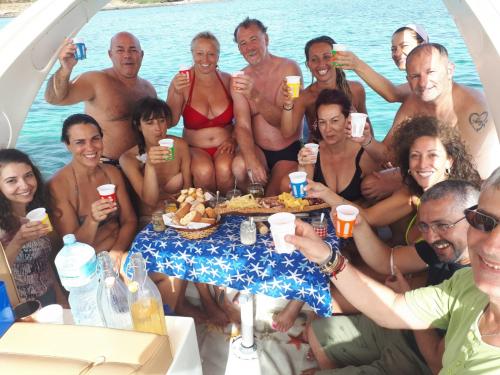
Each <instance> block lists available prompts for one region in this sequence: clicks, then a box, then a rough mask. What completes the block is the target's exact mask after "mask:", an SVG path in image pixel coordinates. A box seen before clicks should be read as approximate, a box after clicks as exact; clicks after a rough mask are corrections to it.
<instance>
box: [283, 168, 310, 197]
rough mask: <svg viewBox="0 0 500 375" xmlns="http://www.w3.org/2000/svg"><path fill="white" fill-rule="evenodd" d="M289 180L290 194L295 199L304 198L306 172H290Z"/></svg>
mask: <svg viewBox="0 0 500 375" xmlns="http://www.w3.org/2000/svg"><path fill="white" fill-rule="evenodd" d="M288 177H289V178H290V185H291V186H292V194H293V196H294V197H295V198H304V197H305V196H306V191H305V190H304V188H305V187H306V185H307V180H306V178H307V173H306V172H292V173H290V174H289V175H288Z"/></svg>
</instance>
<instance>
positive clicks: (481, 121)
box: [469, 111, 488, 132]
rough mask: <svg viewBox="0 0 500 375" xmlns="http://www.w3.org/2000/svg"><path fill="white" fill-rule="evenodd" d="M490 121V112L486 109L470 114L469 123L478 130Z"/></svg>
mask: <svg viewBox="0 0 500 375" xmlns="http://www.w3.org/2000/svg"><path fill="white" fill-rule="evenodd" d="M487 122H488V112H486V111H484V112H481V113H476V112H474V113H471V114H470V116H469V124H470V125H471V126H472V129H474V130H475V131H476V132H479V131H481V129H483V128H484V127H485V126H486V123H487Z"/></svg>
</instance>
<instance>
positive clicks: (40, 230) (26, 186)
mask: <svg viewBox="0 0 500 375" xmlns="http://www.w3.org/2000/svg"><path fill="white" fill-rule="evenodd" d="M44 192H45V188H44V184H43V181H42V176H41V175H40V171H39V170H38V168H37V167H36V166H35V165H33V162H32V161H31V160H30V158H29V157H28V155H26V154H25V153H23V152H21V151H19V150H16V149H3V150H0V242H1V244H2V245H3V247H4V248H5V254H6V256H7V261H8V262H9V265H10V267H11V270H12V276H13V278H14V282H15V284H16V287H17V291H18V294H19V297H20V299H21V301H27V300H34V299H36V300H39V301H40V303H41V304H42V306H45V305H49V304H51V303H55V302H56V291H58V292H59V291H60V289H59V286H58V285H57V282H56V278H55V275H54V271H53V269H52V267H51V260H52V244H51V240H50V238H49V237H48V234H49V231H50V228H49V226H48V225H47V224H43V223H42V222H40V221H34V222H30V221H28V220H27V219H26V218H25V216H26V214H27V213H28V212H29V211H31V210H33V209H35V208H39V207H46V206H45V205H46V202H47V201H46V199H45V194H44Z"/></svg>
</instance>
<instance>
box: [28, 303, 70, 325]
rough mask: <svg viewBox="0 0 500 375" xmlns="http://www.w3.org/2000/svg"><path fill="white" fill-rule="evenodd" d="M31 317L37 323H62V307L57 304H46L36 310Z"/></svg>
mask: <svg viewBox="0 0 500 375" xmlns="http://www.w3.org/2000/svg"><path fill="white" fill-rule="evenodd" d="M33 319H34V320H35V322H37V323H48V324H63V323H64V318H63V308H62V306H61V305H58V304H53V305H47V306H45V307H42V308H41V309H40V310H38V311H37V312H36V313H35V314H34V315H33Z"/></svg>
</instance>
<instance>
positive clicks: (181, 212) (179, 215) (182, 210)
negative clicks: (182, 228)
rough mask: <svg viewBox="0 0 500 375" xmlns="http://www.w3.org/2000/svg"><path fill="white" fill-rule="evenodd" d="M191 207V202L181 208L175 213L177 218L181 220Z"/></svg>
mask: <svg viewBox="0 0 500 375" xmlns="http://www.w3.org/2000/svg"><path fill="white" fill-rule="evenodd" d="M190 209H191V204H190V203H186V204H184V205H183V206H182V207H181V208H179V209H178V210H177V212H176V213H175V217H176V218H177V220H179V221H180V220H181V219H182V218H183V217H184V216H185V215H186V214H187V213H188V212H189V210H190Z"/></svg>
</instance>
